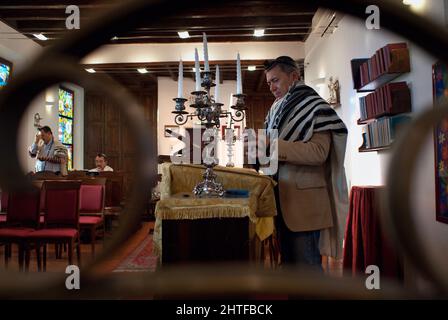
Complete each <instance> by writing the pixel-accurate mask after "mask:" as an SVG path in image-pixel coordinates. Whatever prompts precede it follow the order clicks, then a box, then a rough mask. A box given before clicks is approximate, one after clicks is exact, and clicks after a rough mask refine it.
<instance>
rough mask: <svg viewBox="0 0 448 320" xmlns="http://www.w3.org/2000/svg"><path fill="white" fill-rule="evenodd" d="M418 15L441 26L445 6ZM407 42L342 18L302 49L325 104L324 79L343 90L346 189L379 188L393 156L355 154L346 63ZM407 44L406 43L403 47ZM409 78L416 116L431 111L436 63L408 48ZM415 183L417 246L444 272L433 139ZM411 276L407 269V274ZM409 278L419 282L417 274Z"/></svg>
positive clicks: (357, 137) (357, 138)
mask: <svg viewBox="0 0 448 320" xmlns="http://www.w3.org/2000/svg"><path fill="white" fill-rule="evenodd" d="M420 13H421V14H423V15H427V16H430V17H431V20H433V21H434V20H435V21H440V22H441V23H444V19H445V14H444V5H443V0H431V1H426V2H425V5H424V6H423V7H422V8H421V10H420ZM401 41H407V40H406V39H403V38H402V37H400V36H398V35H396V34H393V33H391V32H388V31H386V30H367V29H366V28H365V25H364V21H361V20H358V19H355V18H352V17H348V16H346V17H344V18H343V19H342V20H341V22H340V24H339V28H338V29H337V31H336V32H335V33H334V34H333V35H331V36H329V37H326V38H322V39H313V37H310V39H309V41H307V42H306V44H305V52H306V58H305V79H306V81H307V82H308V83H309V84H310V85H312V86H314V87H315V88H316V89H317V90H318V92H320V93H321V94H322V95H323V96H324V97H325V98H327V97H328V88H327V87H326V85H325V86H323V87H322V86H320V87H316V86H315V84H316V83H318V82H321V78H322V77H326V80H327V81H328V77H329V76H333V77H336V78H338V79H339V82H340V86H341V103H342V107H341V108H339V109H337V112H338V114H339V115H340V116H341V117H342V119H343V121H344V122H345V124H346V125H347V127H348V130H349V138H348V145H347V153H346V161H345V164H346V173H347V179H348V181H349V185H351V186H352V185H383V184H384V183H385V182H386V174H387V166H388V161H389V160H390V156H391V152H392V150H389V151H382V152H378V153H377V152H369V153H359V152H358V147H359V146H360V145H361V144H362V138H361V126H358V125H357V124H356V120H357V119H359V105H358V101H359V100H358V98H359V97H360V94H357V93H356V92H355V90H354V89H353V82H352V77H351V69H350V60H351V59H354V58H366V57H370V56H372V55H373V54H374V53H375V51H376V50H377V49H379V48H381V47H382V46H384V45H386V44H387V43H392V42H401ZM407 42H408V41H407ZM408 43H409V42H408ZM409 51H410V59H411V73H409V74H406V75H403V76H401V77H400V78H398V79H397V80H402V81H407V82H408V84H409V86H410V88H411V92H412V110H413V112H414V115H417V114H418V113H420V112H421V111H423V110H425V109H427V108H428V107H429V108H432V101H433V97H432V94H433V93H432V65H433V64H434V62H435V61H436V59H435V58H434V57H431V56H429V55H428V54H426V53H425V52H424V51H423V50H422V49H420V48H419V47H417V46H415V45H414V44H412V43H410V44H409ZM417 168H418V170H417V172H416V177H417V179H418V183H417V184H416V185H415V186H414V191H413V193H412V197H411V198H412V199H413V200H412V201H413V205H414V206H413V207H414V208H415V212H413V215H414V216H415V219H416V222H417V225H418V226H419V231H420V232H421V235H422V236H421V241H422V242H423V243H424V244H425V248H426V249H427V250H428V253H430V254H431V257H432V258H433V259H434V260H435V261H436V262H437V263H440V264H441V265H443V266H444V267H445V268H447V267H448V258H447V255H446V254H445V252H448V225H447V224H443V223H439V222H437V221H436V220H435V195H434V189H435V185H434V183H435V182H434V148H433V139H432V135H431V136H428V139H427V144H426V145H425V147H424V148H423V150H422V151H421V153H420V155H419V162H418V166H417ZM408 270H409V269H408ZM411 277H413V278H414V281H415V278H417V277H416V276H415V274H412V275H411ZM408 280H409V278H408Z"/></svg>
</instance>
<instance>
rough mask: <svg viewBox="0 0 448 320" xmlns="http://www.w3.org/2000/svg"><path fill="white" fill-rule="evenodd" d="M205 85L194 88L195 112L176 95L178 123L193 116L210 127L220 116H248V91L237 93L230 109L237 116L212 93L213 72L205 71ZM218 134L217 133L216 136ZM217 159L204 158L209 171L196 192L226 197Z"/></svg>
mask: <svg viewBox="0 0 448 320" xmlns="http://www.w3.org/2000/svg"><path fill="white" fill-rule="evenodd" d="M201 75H202V77H201V86H202V88H204V90H203V91H201V90H200V91H193V92H192V93H191V94H192V95H193V96H194V103H193V104H190V107H191V108H194V109H195V110H194V111H193V112H191V113H189V112H187V111H185V102H186V101H187V99H184V98H174V99H173V100H174V101H175V102H176V105H175V107H174V111H173V112H172V113H173V114H175V115H176V116H175V118H174V121H175V122H176V124H177V125H184V124H185V123H187V121H188V120H189V119H194V118H197V119H199V120H200V121H201V123H202V124H203V125H204V126H205V127H206V128H207V129H218V128H219V127H220V126H221V122H220V119H221V118H227V117H228V116H229V115H230V117H231V118H232V120H233V121H234V122H241V121H243V120H244V118H245V111H246V110H247V107H246V105H245V101H244V98H245V97H246V95H244V94H235V95H233V96H234V97H235V98H236V103H235V105H234V106H231V107H230V108H232V109H234V110H236V111H235V115H233V114H232V112H230V110H223V109H222V107H223V104H222V103H219V102H216V101H215V100H214V99H213V98H212V97H211V95H210V88H212V87H214V86H215V83H214V82H213V72H210V71H203V72H201ZM216 136H217V135H214V137H215V139H216ZM216 164H217V161H216V159H215V158H212V160H209V159H207V160H204V165H205V167H206V170H205V173H204V174H203V178H204V180H203V181H202V182H200V183H198V184H197V185H196V186H195V187H194V189H193V193H194V194H195V195H197V196H199V197H222V196H223V195H224V192H225V190H224V188H223V186H222V184H221V183H219V182H218V181H216V178H217V175H216V174H215V173H214V171H213V167H215V166H216Z"/></svg>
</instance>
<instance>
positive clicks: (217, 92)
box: [215, 66, 219, 103]
mask: <svg viewBox="0 0 448 320" xmlns="http://www.w3.org/2000/svg"><path fill="white" fill-rule="evenodd" d="M215 81H216V86H215V102H216V103H218V102H219V66H216V79H215Z"/></svg>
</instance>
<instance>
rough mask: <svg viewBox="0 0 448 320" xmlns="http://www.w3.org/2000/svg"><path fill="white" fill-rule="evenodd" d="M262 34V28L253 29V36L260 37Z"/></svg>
mask: <svg viewBox="0 0 448 320" xmlns="http://www.w3.org/2000/svg"><path fill="white" fill-rule="evenodd" d="M262 36H264V29H255V30H254V37H262Z"/></svg>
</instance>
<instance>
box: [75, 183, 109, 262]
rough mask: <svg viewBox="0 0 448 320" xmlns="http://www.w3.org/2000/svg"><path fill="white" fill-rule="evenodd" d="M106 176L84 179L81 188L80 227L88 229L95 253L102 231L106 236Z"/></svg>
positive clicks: (93, 252)
mask: <svg viewBox="0 0 448 320" xmlns="http://www.w3.org/2000/svg"><path fill="white" fill-rule="evenodd" d="M105 192H106V178H89V179H83V182H82V185H81V189H80V203H79V215H80V216H79V227H80V229H81V230H83V229H84V230H88V231H89V233H90V241H91V246H92V255H95V240H96V237H97V235H98V234H99V233H100V234H102V235H103V236H104V201H105Z"/></svg>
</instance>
